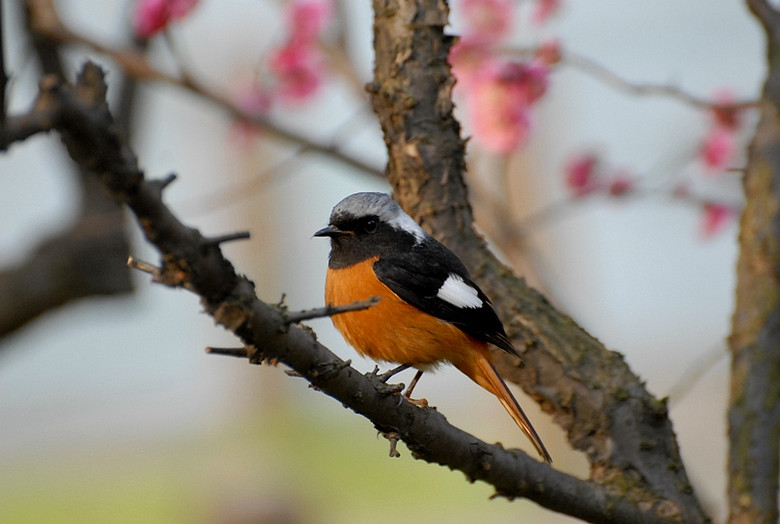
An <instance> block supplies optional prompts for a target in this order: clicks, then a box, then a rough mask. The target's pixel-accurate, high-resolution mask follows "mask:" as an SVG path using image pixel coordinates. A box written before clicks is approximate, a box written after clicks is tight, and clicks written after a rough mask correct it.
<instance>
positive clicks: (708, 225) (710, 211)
mask: <svg viewBox="0 0 780 524" xmlns="http://www.w3.org/2000/svg"><path fill="white" fill-rule="evenodd" d="M734 214H735V213H734V210H733V209H732V208H730V207H729V206H726V205H724V204H717V203H707V204H705V205H704V215H702V219H701V233H702V235H703V236H704V237H705V238H712V237H713V236H715V235H717V234H718V233H720V232H722V231H723V230H724V229H725V228H726V226H727V225H728V224H729V222H730V221H731V219H732V217H733V216H734Z"/></svg>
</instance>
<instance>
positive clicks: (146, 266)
mask: <svg viewBox="0 0 780 524" xmlns="http://www.w3.org/2000/svg"><path fill="white" fill-rule="evenodd" d="M127 267H129V268H132V269H137V270H139V271H143V272H144V273H149V274H150V275H152V277H153V278H154V279H155V280H159V279H160V275H161V274H162V270H161V269H160V268H159V267H157V266H155V265H153V264H150V263H149V262H144V261H143V260H141V259H138V258H135V257H133V256H130V257H128V258H127Z"/></svg>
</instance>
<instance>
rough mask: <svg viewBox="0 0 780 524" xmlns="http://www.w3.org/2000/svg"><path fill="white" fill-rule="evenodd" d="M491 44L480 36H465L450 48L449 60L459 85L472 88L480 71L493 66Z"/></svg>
mask: <svg viewBox="0 0 780 524" xmlns="http://www.w3.org/2000/svg"><path fill="white" fill-rule="evenodd" d="M490 52H491V46H490V45H489V44H488V43H486V42H485V41H484V40H482V39H480V38H474V37H467V36H464V37H462V38H460V39H459V40H458V41H457V43H456V44H455V45H454V46H452V48H451V49H450V56H449V62H450V65H451V66H452V74H453V75H454V76H455V78H456V79H457V80H458V86H459V87H461V88H463V89H470V88H471V87H472V86H473V85H474V82H475V80H476V79H477V77H478V75H479V72H480V71H481V70H482V69H483V68H486V67H492V58H491V57H490Z"/></svg>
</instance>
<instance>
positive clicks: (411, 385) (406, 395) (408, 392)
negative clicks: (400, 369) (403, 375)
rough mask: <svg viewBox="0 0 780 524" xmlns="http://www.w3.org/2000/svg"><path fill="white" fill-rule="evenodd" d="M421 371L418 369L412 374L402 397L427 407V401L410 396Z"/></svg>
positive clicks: (421, 373)
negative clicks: (412, 376)
mask: <svg viewBox="0 0 780 524" xmlns="http://www.w3.org/2000/svg"><path fill="white" fill-rule="evenodd" d="M422 375H423V372H422V371H420V370H418V371H417V373H416V374H415V375H414V378H413V379H412V381H411V382H409V385H408V386H407V387H406V391H404V398H406V400H408V401H409V402H411V403H412V404H414V405H415V406H417V407H420V408H425V407H428V401H427V400H426V399H424V398H419V399H415V398H412V390H413V389H414V387H415V386H416V385H417V382H418V381H419V380H420V377H422Z"/></svg>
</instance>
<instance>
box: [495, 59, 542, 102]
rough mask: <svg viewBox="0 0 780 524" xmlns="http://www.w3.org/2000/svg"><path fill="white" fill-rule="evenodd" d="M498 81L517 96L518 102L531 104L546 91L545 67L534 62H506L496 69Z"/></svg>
mask: <svg viewBox="0 0 780 524" xmlns="http://www.w3.org/2000/svg"><path fill="white" fill-rule="evenodd" d="M498 81H499V82H501V83H503V84H504V85H506V86H507V88H508V89H510V90H511V92H512V94H513V95H514V96H516V97H518V99H519V100H518V103H523V104H533V103H534V102H536V101H537V100H539V99H540V98H541V97H542V95H544V93H545V92H546V91H547V67H546V66H544V65H542V64H541V63H534V62H531V63H521V62H508V63H506V64H504V65H503V66H502V67H501V68H500V69H499V70H498Z"/></svg>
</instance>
